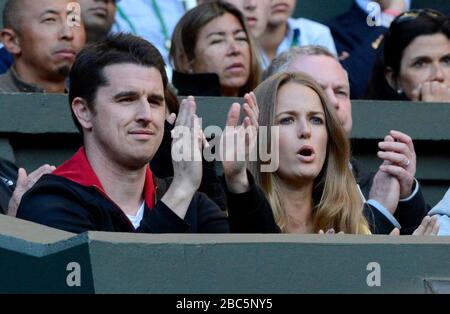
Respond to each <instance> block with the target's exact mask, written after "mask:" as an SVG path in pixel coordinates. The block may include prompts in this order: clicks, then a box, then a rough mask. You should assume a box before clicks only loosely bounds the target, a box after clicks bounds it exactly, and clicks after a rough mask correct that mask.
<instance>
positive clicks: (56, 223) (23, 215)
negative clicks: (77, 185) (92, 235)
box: [17, 180, 97, 233]
mask: <svg viewBox="0 0 450 314" xmlns="http://www.w3.org/2000/svg"><path fill="white" fill-rule="evenodd" d="M17 218H20V219H24V220H28V221H32V222H35V223H38V224H41V225H45V226H48V227H52V228H56V229H60V230H64V231H68V232H73V233H83V232H86V231H95V230H97V226H96V224H95V219H94V217H93V216H92V213H91V212H90V211H89V208H88V207H87V206H83V204H81V203H80V199H79V198H78V197H77V196H76V194H75V193H73V192H72V191H70V190H69V189H68V188H67V187H66V186H64V185H61V184H48V183H46V182H45V180H44V182H38V183H37V184H36V185H35V186H34V187H33V188H31V189H30V190H29V191H28V192H27V193H25V194H24V195H23V197H22V201H21V203H20V205H19V208H18V210H17Z"/></svg>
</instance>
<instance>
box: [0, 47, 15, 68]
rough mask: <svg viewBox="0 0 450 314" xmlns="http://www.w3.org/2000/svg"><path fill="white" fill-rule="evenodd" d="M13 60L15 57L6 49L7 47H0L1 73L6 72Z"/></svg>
mask: <svg viewBox="0 0 450 314" xmlns="http://www.w3.org/2000/svg"><path fill="white" fill-rule="evenodd" d="M13 62H14V59H13V57H12V55H11V54H10V53H9V52H8V50H6V49H5V47H2V48H1V49H0V74H4V73H6V72H7V71H8V70H9V68H10V67H11V65H12V64H13Z"/></svg>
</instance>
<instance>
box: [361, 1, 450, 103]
mask: <svg viewBox="0 0 450 314" xmlns="http://www.w3.org/2000/svg"><path fill="white" fill-rule="evenodd" d="M368 98H371V99H384V100H412V101H424V102H450V17H448V16H446V15H444V14H442V13H440V12H439V11H434V10H429V9H425V10H411V11H408V12H405V13H403V14H401V15H399V16H398V17H397V18H396V19H395V20H394V21H393V22H392V24H391V26H390V28H389V30H388V32H387V34H386V36H385V40H384V50H383V57H382V60H380V64H379V65H378V66H377V68H376V70H375V71H374V74H373V79H372V81H371V86H370V89H369V92H368Z"/></svg>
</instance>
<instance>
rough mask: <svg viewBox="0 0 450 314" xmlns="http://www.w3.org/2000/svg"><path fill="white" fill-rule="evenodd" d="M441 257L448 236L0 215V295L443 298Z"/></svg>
mask: <svg viewBox="0 0 450 314" xmlns="http://www.w3.org/2000/svg"><path fill="white" fill-rule="evenodd" d="M36 210H39V209H36ZM448 261H450V237H412V236H409V237H390V236H350V235H335V236H319V235H239V234H235V235H182V234H172V235H153V234H140V235H138V234H121V233H104V232H90V233H86V234H83V235H80V236H75V235H71V234H68V233H66V232H60V231H57V230H54V229H50V228H46V227H43V226H39V225H35V224H32V223H29V222H24V221H22V220H19V219H15V218H9V217H5V216H0V293H28V292H34V293H49V292H52V293H53V292H56V293H94V292H95V293H174V294H191V293H196V294H211V293H214V294H230V293H232V294H234V293H238V294H249V293H254V294H278V293H426V292H431V289H432V290H434V292H440V293H443V292H446V293H450V267H448ZM73 263H76V264H73ZM70 265H77V267H78V268H71V267H70ZM68 266H69V268H68ZM77 276H79V277H77ZM70 285H74V286H70Z"/></svg>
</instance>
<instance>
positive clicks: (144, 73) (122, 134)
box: [18, 34, 273, 233]
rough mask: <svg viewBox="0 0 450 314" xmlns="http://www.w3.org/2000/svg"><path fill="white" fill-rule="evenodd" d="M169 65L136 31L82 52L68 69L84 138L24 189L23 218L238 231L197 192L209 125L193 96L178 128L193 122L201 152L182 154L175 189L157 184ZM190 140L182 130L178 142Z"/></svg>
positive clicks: (72, 226)
mask: <svg viewBox="0 0 450 314" xmlns="http://www.w3.org/2000/svg"><path fill="white" fill-rule="evenodd" d="M164 66H165V65H164V62H163V59H162V57H161V54H160V53H159V52H158V50H157V49H156V48H155V47H154V46H153V45H152V44H150V43H149V42H147V41H145V40H144V39H141V38H139V37H135V36H132V35H124V34H119V35H114V36H111V37H108V38H107V39H106V40H105V41H104V42H102V43H100V44H97V45H94V46H91V47H88V48H85V49H84V50H83V51H82V52H81V53H80V54H79V56H78V57H77V59H76V61H75V64H74V65H73V67H72V70H71V72H70V76H69V77H70V90H69V100H70V103H71V110H72V114H73V117H74V119H75V123H76V124H77V127H78V128H79V129H81V130H82V134H83V142H84V146H83V147H82V148H81V149H80V150H79V151H78V152H77V153H76V154H75V155H74V156H73V157H72V158H71V159H70V160H68V161H67V162H65V163H64V164H63V165H61V166H60V167H59V168H57V169H56V171H54V172H53V174H52V175H46V176H43V177H42V179H41V180H40V181H39V182H38V183H37V184H36V185H35V186H34V187H33V188H32V189H31V190H30V191H29V192H28V193H27V194H25V195H24V197H23V200H22V203H21V205H20V207H19V210H18V217H19V218H23V219H27V220H30V221H34V222H37V223H41V224H44V225H47V226H50V227H54V228H58V229H63V230H66V231H70V232H75V233H82V232H85V231H89V230H94V231H95V230H96V231H117V232H142V233H184V232H190V233H197V232H199V233H200V232H205V233H216V232H221V233H222V232H228V231H229V222H228V217H227V215H226V214H225V213H224V212H223V211H221V210H220V209H219V207H218V206H217V205H216V204H215V203H214V202H212V201H211V200H210V199H209V198H207V197H206V196H205V195H204V194H200V193H197V192H196V191H197V189H198V187H199V185H200V182H201V178H202V165H201V159H200V158H199V156H198V155H199V154H200V148H199V145H196V143H198V139H199V138H201V132H200V131H199V129H198V128H196V124H197V123H198V117H197V116H196V115H195V102H194V100H193V98H188V99H187V100H184V101H183V102H182V103H181V106H180V110H179V114H178V118H177V120H176V127H181V128H182V129H185V130H188V131H189V132H188V134H189V136H190V137H191V141H192V142H193V143H194V149H193V152H194V154H195V156H197V157H198V158H196V159H193V161H187V160H185V159H184V158H182V159H181V160H177V161H174V162H173V166H174V178H173V181H172V182H171V183H170V186H169V187H168V189H167V191H165V192H164V191H161V190H158V191H156V189H155V186H154V182H153V176H152V173H151V171H150V167H149V161H151V160H152V158H153V156H154V155H155V153H156V151H157V149H158V147H159V146H160V144H161V141H162V137H163V132H164V121H165V119H166V101H165V93H166V91H167V88H168V80H167V76H166V72H165V68H164ZM253 119H254V117H253ZM182 141H183V138H180V137H177V136H176V134H174V143H173V144H172V145H173V147H181V146H180V143H181V144H183V143H184V142H182ZM190 147H191V146H190ZM175 150H176V149H175ZM172 154H174V149H172ZM197 160H198V161H197ZM156 192H158V193H156ZM155 194H158V195H159V196H160V195H162V197H161V198H160V200H158V199H159V196H155ZM236 212H237V213H238V215H239V213H241V212H244V210H243V209H236ZM230 217H231V214H230ZM237 219H239V218H237ZM272 224H273V221H272ZM230 225H231V223H230Z"/></svg>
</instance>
